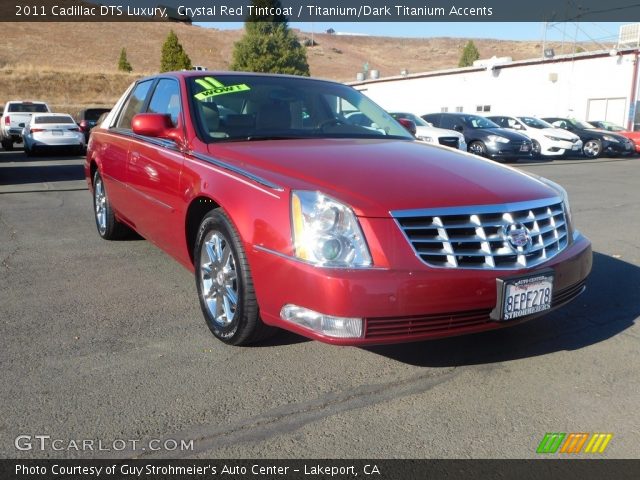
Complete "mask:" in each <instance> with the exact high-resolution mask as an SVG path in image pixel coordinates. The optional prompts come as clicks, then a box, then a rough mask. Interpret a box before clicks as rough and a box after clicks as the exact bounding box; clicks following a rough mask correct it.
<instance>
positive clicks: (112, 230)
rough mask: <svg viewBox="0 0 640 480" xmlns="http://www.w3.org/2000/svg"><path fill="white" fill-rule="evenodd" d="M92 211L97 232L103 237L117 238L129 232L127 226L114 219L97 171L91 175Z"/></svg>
mask: <svg viewBox="0 0 640 480" xmlns="http://www.w3.org/2000/svg"><path fill="white" fill-rule="evenodd" d="M93 213H94V217H95V220H96V228H97V229H98V234H99V235H100V236H101V237H102V238H103V239H105V240H119V239H121V238H124V237H126V236H127V235H128V234H129V233H130V232H131V230H130V229H129V227H127V226H126V225H124V224H123V223H120V222H119V221H118V220H116V217H115V215H114V212H113V208H111V204H110V203H109V197H107V191H106V189H105V186H104V182H103V181H102V177H101V176H100V172H98V171H96V173H95V175H94V176H93Z"/></svg>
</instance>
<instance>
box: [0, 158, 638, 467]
mask: <svg viewBox="0 0 640 480" xmlns="http://www.w3.org/2000/svg"><path fill="white" fill-rule="evenodd" d="M81 165H82V159H81V158H79V157H56V158H46V157H40V158H36V159H28V160H27V159H26V158H25V157H24V156H23V154H22V152H21V151H17V152H0V324H1V334H0V365H1V368H0V385H1V388H0V405H1V407H0V408H1V412H2V415H0V457H8V458H16V457H17V458H27V457H34V458H43V457H82V458H91V457H114V458H115V457H122V456H140V457H143V458H152V457H209V458H437V457H462V458H535V457H536V455H537V454H536V453H535V451H536V448H537V446H538V444H539V443H540V441H541V440H542V438H543V436H544V434H545V433H547V432H606V433H612V434H613V438H612V440H611V442H610V444H609V446H608V448H607V450H606V451H605V452H604V453H603V454H600V456H602V457H606V458H623V457H624V458H629V457H631V458H640V447H639V445H640V415H638V406H639V405H640V389H639V388H638V372H639V371H640V368H639V367H640V355H639V353H638V352H639V351H640V326H639V321H638V320H639V318H640V221H639V218H640V216H639V214H638V212H640V189H639V188H638V185H639V184H640V183H639V179H640V158H626V159H597V160H584V159H571V160H561V161H553V162H550V161H549V162H546V161H545V162H542V161H531V162H528V163H519V164H518V165H517V166H516V168H521V169H523V170H525V171H529V172H533V173H536V174H539V175H543V176H546V177H548V178H550V179H552V180H554V181H557V182H559V183H561V184H562V185H563V186H564V187H565V188H566V189H567V190H568V192H569V194H570V198H571V205H572V209H573V217H574V223H575V225H576V226H577V228H579V229H580V230H581V231H582V232H583V233H585V234H586V235H587V236H588V237H589V238H590V239H591V240H592V242H593V249H594V265H593V271H592V274H591V276H590V279H589V282H588V289H587V291H586V292H585V293H584V294H583V295H582V296H581V297H579V298H578V299H576V300H575V301H574V302H573V303H572V304H570V305H569V306H567V307H565V308H562V309H560V310H558V311H555V312H553V313H552V314H550V315H548V316H546V317H543V318H541V319H537V320H533V321H531V322H527V323H525V324H522V325H518V326H514V327H513V328H507V329H502V330H500V331H493V332H488V333H483V334H479V335H472V336H465V337H457V338H451V339H445V340H438V341H431V342H422V343H414V344H408V345H396V346H381V347H372V348H364V349H363V348H351V347H334V346H329V345H325V344H322V343H318V342H313V341H308V340H305V339H303V338H301V337H298V336H296V335H293V334H288V333H282V334H281V335H279V336H277V337H276V338H274V339H272V340H270V341H269V343H267V344H264V345H261V346H257V347H247V348H238V347H230V346H226V345H224V344H222V343H220V342H218V341H216V340H215V339H214V338H213V337H212V336H211V334H210V333H209V330H208V329H207V327H206V326H205V323H204V320H203V318H202V314H201V312H200V310H199V306H198V301H197V297H196V292H195V282H194V280H193V278H192V275H191V274H190V273H189V272H188V271H186V270H185V269H183V268H182V267H181V266H180V265H178V264H177V263H176V262H175V261H173V260H172V259H170V258H169V257H168V256H166V255H165V254H164V253H162V252H161V251H160V250H158V249H157V248H156V247H154V246H153V245H151V244H150V243H149V242H147V241H144V240H142V239H136V240H128V241H122V242H106V241H103V240H101V239H100V238H99V237H98V235H97V233H96V231H95V224H94V220H93V213H92V204H91V196H90V195H89V193H88V192H87V191H86V183H85V181H84V178H83V173H82V166H81ZM19 435H29V436H31V437H34V436H36V435H49V436H50V438H51V440H56V439H57V440H61V442H58V443H56V447H58V448H61V449H60V450H54V449H53V448H52V447H51V444H48V445H47V446H46V448H44V449H43V450H41V449H40V448H39V444H38V442H35V441H34V442H33V443H32V448H31V449H27V450H18V449H17V448H16V447H15V439H16V437H18V436H19ZM152 439H154V440H155V439H157V440H160V441H161V442H160V443H158V442H156V443H154V445H155V446H156V447H157V446H159V445H161V446H162V445H164V446H165V449H161V450H159V451H151V450H150V449H149V448H147V447H145V445H147V446H149V445H150V443H149V440H152ZM168 439H169V440H177V441H178V442H179V441H180V440H185V444H186V445H189V441H190V440H194V441H193V449H189V450H186V451H181V450H180V448H173V446H174V444H173V443H171V442H169V443H168V444H166V443H164V442H165V441H166V440H168ZM83 440H93V441H95V442H96V443H94V445H95V446H97V444H98V443H97V442H100V444H101V446H102V447H103V450H101V451H97V448H94V449H93V450H91V449H87V450H85V451H78V449H76V448H73V446H72V447H71V448H69V447H68V445H69V442H70V441H76V442H82V441H83ZM117 440H124V441H126V442H127V447H126V449H125V450H123V451H119V450H120V447H121V446H122V443H121V442H116V441H117ZM131 440H140V441H141V442H140V443H137V444H136V445H137V449H136V450H135V451H132V450H131V445H132V443H131ZM21 445H22V448H25V444H24V443H22V444H21ZM72 445H73V444H72ZM143 448H144V450H143ZM186 448H189V447H188V446H187V447H186ZM579 456H582V457H587V456H588V454H581V455H579Z"/></svg>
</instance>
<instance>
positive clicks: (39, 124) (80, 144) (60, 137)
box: [22, 113, 85, 156]
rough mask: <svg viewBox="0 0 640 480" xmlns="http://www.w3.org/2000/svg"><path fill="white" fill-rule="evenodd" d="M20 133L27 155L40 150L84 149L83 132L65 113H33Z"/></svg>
mask: <svg viewBox="0 0 640 480" xmlns="http://www.w3.org/2000/svg"><path fill="white" fill-rule="evenodd" d="M22 135H23V137H24V153H25V154H26V155H27V156H31V155H33V154H34V153H36V152H38V151H42V150H71V151H73V152H74V153H77V154H80V153H82V152H83V151H84V145H85V143H84V134H83V133H82V132H81V131H80V127H78V125H77V124H76V122H75V121H74V120H73V118H71V115H67V114H66V113H34V114H33V115H32V116H31V120H30V121H29V123H28V124H27V126H26V127H24V130H23V133H22Z"/></svg>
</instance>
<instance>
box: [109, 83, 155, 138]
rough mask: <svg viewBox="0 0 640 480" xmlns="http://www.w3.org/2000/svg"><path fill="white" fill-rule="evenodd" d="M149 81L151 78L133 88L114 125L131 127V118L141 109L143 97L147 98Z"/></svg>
mask: <svg viewBox="0 0 640 480" xmlns="http://www.w3.org/2000/svg"><path fill="white" fill-rule="evenodd" d="M151 83H152V81H151V80H147V81H146V82H142V83H139V84H138V85H136V87H135V88H134V89H133V92H132V93H131V95H130V96H129V98H128V99H127V102H126V104H125V106H124V108H123V110H122V112H121V113H120V118H119V119H118V123H117V125H116V126H117V127H118V128H127V129H131V120H133V117H134V116H135V115H137V114H138V113H140V111H141V110H142V106H143V105H144V100H145V98H147V93H148V92H149V88H150V87H151Z"/></svg>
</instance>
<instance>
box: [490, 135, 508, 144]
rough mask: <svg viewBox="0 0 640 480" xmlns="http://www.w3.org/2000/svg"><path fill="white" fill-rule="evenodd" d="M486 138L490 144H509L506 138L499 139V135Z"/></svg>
mask: <svg viewBox="0 0 640 480" xmlns="http://www.w3.org/2000/svg"><path fill="white" fill-rule="evenodd" d="M487 138H488V139H489V141H490V142H500V143H509V139H508V138H504V137H501V136H500V135H489V136H488V137H487Z"/></svg>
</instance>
